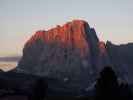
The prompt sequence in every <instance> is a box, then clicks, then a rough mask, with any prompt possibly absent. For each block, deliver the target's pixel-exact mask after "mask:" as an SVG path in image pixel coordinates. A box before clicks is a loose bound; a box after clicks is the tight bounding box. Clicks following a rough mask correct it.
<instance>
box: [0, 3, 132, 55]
mask: <svg viewBox="0 0 133 100" xmlns="http://www.w3.org/2000/svg"><path fill="white" fill-rule="evenodd" d="M77 18H78V19H83V20H86V21H87V22H88V23H89V25H90V26H91V27H94V28H95V29H96V32H97V35H98V36H99V38H100V40H103V41H107V40H110V41H112V42H113V43H115V44H121V43H128V42H133V0H0V56H5V55H16V54H22V48H23V45H24V43H25V42H26V40H28V38H29V37H30V36H31V35H32V34H33V33H34V32H35V31H37V30H40V29H46V30H47V29H49V28H51V27H54V26H56V25H57V24H59V25H62V24H64V23H65V22H67V21H71V20H73V19H77Z"/></svg>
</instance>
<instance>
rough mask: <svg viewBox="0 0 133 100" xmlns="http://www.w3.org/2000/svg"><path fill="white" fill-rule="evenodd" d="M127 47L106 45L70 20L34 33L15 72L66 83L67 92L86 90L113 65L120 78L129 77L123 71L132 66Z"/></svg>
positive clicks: (91, 31)
mask: <svg viewBox="0 0 133 100" xmlns="http://www.w3.org/2000/svg"><path fill="white" fill-rule="evenodd" d="M130 45H131V46H129V45H125V46H123V45H120V46H116V45H114V44H112V43H110V42H107V43H106V44H105V43H104V42H102V41H100V40H99V39H98V37H97V35H96V32H95V29H94V28H91V27H90V26H89V24H88V23H87V22H86V21H83V20H73V21H71V22H68V23H66V24H64V25H63V26H59V25H57V26H56V27H55V28H52V29H50V30H47V31H46V30H40V31H37V32H36V33H35V34H34V35H33V36H32V37H31V38H30V39H29V40H28V41H27V42H26V44H25V46H24V49H23V56H22V58H21V60H20V61H19V64H18V66H17V68H16V71H18V72H25V73H31V74H35V75H40V76H47V77H52V78H55V79H58V80H60V81H62V82H64V84H65V83H66V86H65V87H67V88H73V89H78V90H80V89H89V88H90V87H91V86H93V83H94V82H95V80H96V78H97V75H98V74H99V72H100V71H101V70H102V69H103V67H104V66H106V65H116V66H114V69H115V70H116V71H117V72H118V74H119V76H120V77H122V78H123V75H121V73H128V71H127V72H125V71H126V70H125V69H127V70H128V69H129V67H130V69H131V65H133V63H132V61H131V60H132V59H131V58H133V57H132V56H133V53H132V52H131V51H132V47H133V44H130ZM125 57H128V58H127V59H126V58H125ZM124 64H125V65H124ZM121 66H123V68H121ZM127 66H128V67H127ZM129 74H131V75H132V73H129ZM125 76H126V77H130V75H128V74H126V75H125ZM132 82H133V81H132ZM88 86H89V87H88ZM78 90H77V91H78Z"/></svg>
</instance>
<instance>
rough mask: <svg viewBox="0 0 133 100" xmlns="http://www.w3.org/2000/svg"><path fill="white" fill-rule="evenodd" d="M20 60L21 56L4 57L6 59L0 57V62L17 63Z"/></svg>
mask: <svg viewBox="0 0 133 100" xmlns="http://www.w3.org/2000/svg"><path fill="white" fill-rule="evenodd" d="M20 59H21V56H6V57H0V62H1V61H4V62H18V61H19V60H20Z"/></svg>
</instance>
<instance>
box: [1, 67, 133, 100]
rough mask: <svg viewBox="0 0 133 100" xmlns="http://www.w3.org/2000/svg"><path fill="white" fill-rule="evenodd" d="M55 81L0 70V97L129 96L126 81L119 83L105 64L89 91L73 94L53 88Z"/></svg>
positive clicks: (100, 99) (132, 97)
mask: <svg viewBox="0 0 133 100" xmlns="http://www.w3.org/2000/svg"><path fill="white" fill-rule="evenodd" d="M51 82H52V83H51ZM53 82H54V83H53ZM56 83H58V82H57V80H55V79H50V78H46V77H39V76H35V75H30V74H24V73H16V72H13V71H10V72H0V100H18V99H19V100H57V99H58V100H120V99H122V100H133V94H132V90H131V87H130V86H129V85H128V83H123V82H121V83H119V82H118V79H117V76H116V74H115V72H114V71H113V69H112V68H111V67H109V66H106V67H105V68H104V69H103V70H102V71H101V72H100V75H99V78H98V79H97V81H96V84H95V86H94V91H93V92H94V94H93V95H90V94H91V92H86V93H85V92H83V91H82V90H81V92H82V93H83V94H82V95H77V93H76V91H69V92H68V91H67V90H65V89H64V90H63V89H62V90H60V89H57V88H59V87H56V89H55V87H54V85H55V84H56ZM58 84H59V83H58ZM52 85H53V86H52ZM59 85H60V88H61V84H59ZM64 91H67V92H64Z"/></svg>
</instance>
